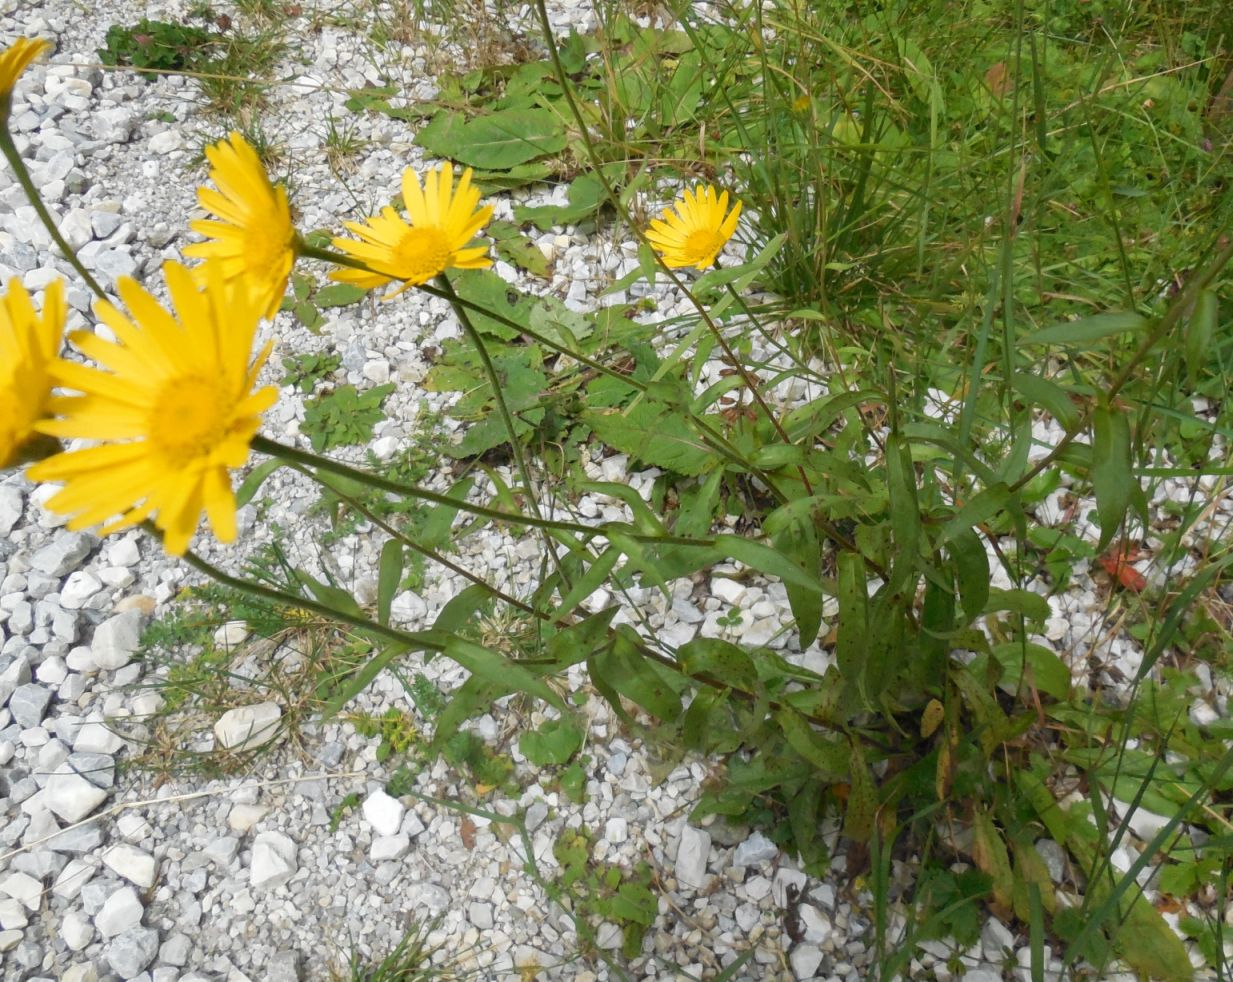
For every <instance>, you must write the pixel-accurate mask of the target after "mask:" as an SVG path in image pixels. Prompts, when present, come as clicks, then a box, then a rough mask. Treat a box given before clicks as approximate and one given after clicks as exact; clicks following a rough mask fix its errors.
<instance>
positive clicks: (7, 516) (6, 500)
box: [0, 485, 25, 535]
mask: <svg viewBox="0 0 1233 982" xmlns="http://www.w3.org/2000/svg"><path fill="white" fill-rule="evenodd" d="M24 507H25V502H24V501H23V500H22V496H21V492H20V491H18V490H17V488H15V487H12V486H10V485H5V486H4V487H0V535H8V534H9V533H10V532H11V531H13V528H14V526H16V525H17V523H18V522H20V521H21V513H22V510H23V508H24Z"/></svg>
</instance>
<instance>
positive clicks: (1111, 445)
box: [1092, 406, 1135, 551]
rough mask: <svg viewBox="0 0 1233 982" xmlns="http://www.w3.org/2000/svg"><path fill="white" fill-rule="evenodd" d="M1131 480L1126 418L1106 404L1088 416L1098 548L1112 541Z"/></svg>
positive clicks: (1126, 505) (1123, 512) (1131, 489)
mask: <svg viewBox="0 0 1233 982" xmlns="http://www.w3.org/2000/svg"><path fill="white" fill-rule="evenodd" d="M1134 488H1135V483H1134V476H1133V468H1132V464H1131V456H1130V420H1129V418H1128V417H1127V415H1126V414H1125V413H1122V412H1118V411H1116V410H1114V409H1110V408H1109V407H1107V406H1100V407H1099V408H1097V410H1096V412H1095V414H1094V416H1093V417H1092V490H1093V492H1094V493H1095V495H1096V517H1097V518H1098V519H1099V521H1100V542H1099V544H1098V545H1097V547H1096V548H1097V550H1098V551H1103V550H1104V549H1105V548H1107V547H1108V545H1109V543H1110V542H1111V541H1113V536H1114V535H1116V534H1117V531H1118V529H1119V528H1120V527H1121V524H1122V519H1124V518H1125V517H1126V510H1127V509H1128V508H1129V507H1130V496H1131V494H1132V493H1133V492H1134Z"/></svg>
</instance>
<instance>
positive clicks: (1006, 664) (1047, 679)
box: [973, 641, 1070, 699]
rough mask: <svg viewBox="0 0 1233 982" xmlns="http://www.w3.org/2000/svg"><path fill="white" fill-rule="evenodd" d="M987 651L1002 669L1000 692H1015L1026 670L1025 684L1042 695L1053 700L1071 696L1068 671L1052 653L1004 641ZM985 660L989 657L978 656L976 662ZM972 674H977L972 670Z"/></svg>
mask: <svg viewBox="0 0 1233 982" xmlns="http://www.w3.org/2000/svg"><path fill="white" fill-rule="evenodd" d="M990 650H991V652H992V655H993V657H994V658H996V659H997V661H998V663H999V664H1000V665H1001V666H1002V668H1003V669H1004V674H1003V675H1002V679H1001V681H1000V682H999V683H998V684H999V685H1000V686H1001V687H1002V688H1003V689H1006V690H1008V691H1013V690H1015V689H1017V688H1018V686H1019V679H1020V676H1022V674H1023V670H1024V667H1025V666H1026V668H1027V680H1026V681H1028V682H1029V683H1031V684H1032V685H1034V686H1035V687H1036V688H1037V689H1039V690H1040V691H1041V692H1044V693H1046V694H1048V695H1051V696H1053V698H1055V699H1065V698H1066V697H1067V696H1068V695H1069V694H1070V669H1069V668H1067V667H1066V663H1065V662H1063V661H1062V659H1061V658H1059V657H1058V656H1057V653H1056V652H1054V651H1053V650H1052V649H1050V648H1046V647H1044V646H1043V645H1039V644H1034V643H1033V642H1031V641H1025V642H1023V643H1022V644H1020V643H1019V642H1015V641H1006V642H1003V643H1001V644H995V645H993V646H992V648H991V649H990ZM986 657H988V656H986V655H983V654H982V655H978V656H977V660H979V659H982V658H986ZM973 664H975V662H974V663H973ZM973 672H974V673H975V674H977V675H979V674H980V672H979V670H977V669H975V668H974V669H973Z"/></svg>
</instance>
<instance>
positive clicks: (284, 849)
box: [249, 832, 299, 890]
mask: <svg viewBox="0 0 1233 982" xmlns="http://www.w3.org/2000/svg"><path fill="white" fill-rule="evenodd" d="M298 868H299V867H298V866H297V865H296V846H295V843H294V842H292V841H291V839H290V838H288V837H287V836H285V835H283V834H282V833H281V832H260V833H258V834H257V837H256V838H255V839H253V861H252V867H251V869H250V870H249V882H251V883H252V885H253V886H255V887H268V888H269V889H271V890H272V889H274V888H275V887H280V886H282V885H283V884H284V883H286V882H287V881H288V880H289V879H291V877H293V876H295V873H296V870H297V869H298Z"/></svg>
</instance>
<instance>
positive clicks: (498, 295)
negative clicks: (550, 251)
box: [450, 250, 539, 341]
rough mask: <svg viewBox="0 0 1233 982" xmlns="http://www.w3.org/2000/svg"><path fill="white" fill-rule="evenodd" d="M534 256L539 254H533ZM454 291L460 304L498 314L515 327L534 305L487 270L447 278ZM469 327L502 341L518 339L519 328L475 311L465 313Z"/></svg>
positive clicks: (529, 298) (523, 319)
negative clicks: (465, 301) (468, 303)
mask: <svg viewBox="0 0 1233 982" xmlns="http://www.w3.org/2000/svg"><path fill="white" fill-rule="evenodd" d="M536 251H537V252H538V251H539V250H536ZM450 279H451V282H452V283H453V285H454V290H455V292H457V294H458V296H460V297H462V299H463V300H468V301H470V302H471V303H473V304H476V305H477V306H479V307H482V308H484V309H485V310H490V311H492V312H493V313H494V314H499V315H500V316H501V317H503V318H505V320H510V321H513V322H514V323H515V324H525V323H526V322H527V316H528V314H529V313H530V310H531V305H532V303H533V302H534V301H533V299H532V298H531V297H528V296H527V295H526V294H524V293H522V292H521V291H520V290H519V289H518V288H517V287H515V286H514V285H513V284H511V283H507V282H506V281H505V280H503V279H501V277H500V276H498V275H497V274H496V273H494V272H493V271H492V270H490V269H464V270H460V271H459V272H458V273H456V274H454V275H452V276H451V277H450ZM467 316H468V317H470V318H471V324H472V326H473V327H474V328H475V329H476V330H477V331H479V333H480V334H486V335H489V336H491V337H494V338H500V339H501V340H502V341H508V340H510V339H511V338H516V337H518V333H519V332H518V328H516V327H513V326H511V325H509V324H506V323H504V321H499V320H497V319H496V318H495V317H488V316H485V315H484V314H481V313H479V311H476V310H470V309H468V310H467Z"/></svg>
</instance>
